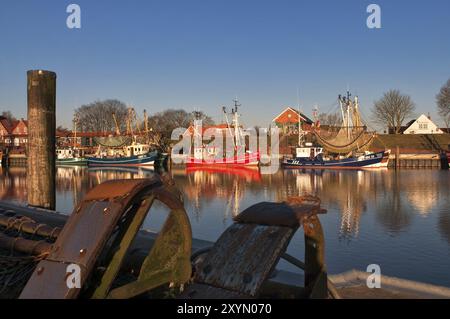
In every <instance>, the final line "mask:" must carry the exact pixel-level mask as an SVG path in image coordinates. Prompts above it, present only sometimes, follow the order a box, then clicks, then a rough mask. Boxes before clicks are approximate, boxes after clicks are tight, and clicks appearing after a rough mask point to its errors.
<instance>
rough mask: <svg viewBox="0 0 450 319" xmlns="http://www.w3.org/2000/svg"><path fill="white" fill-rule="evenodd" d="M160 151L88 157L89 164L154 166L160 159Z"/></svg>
mask: <svg viewBox="0 0 450 319" xmlns="http://www.w3.org/2000/svg"><path fill="white" fill-rule="evenodd" d="M158 157H159V154H158V152H156V151H155V152H150V153H147V154H144V155H138V156H129V157H115V158H100V157H89V158H87V162H88V166H91V167H92V166H110V167H116V166H154V165H155V162H156V161H157V160H158Z"/></svg>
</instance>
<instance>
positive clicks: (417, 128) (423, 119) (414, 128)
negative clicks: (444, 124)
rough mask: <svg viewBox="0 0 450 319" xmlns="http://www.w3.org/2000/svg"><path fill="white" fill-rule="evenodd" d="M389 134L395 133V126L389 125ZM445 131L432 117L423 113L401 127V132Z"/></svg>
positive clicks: (424, 132)
mask: <svg viewBox="0 0 450 319" xmlns="http://www.w3.org/2000/svg"><path fill="white" fill-rule="evenodd" d="M388 132H389V134H395V128H393V127H389V129H388ZM443 133H445V131H444V130H443V129H441V128H439V127H438V126H437V125H436V124H434V122H433V121H432V120H431V117H430V116H429V115H428V116H426V115H425V114H422V115H421V116H419V117H418V118H417V119H415V120H411V121H409V122H408V123H406V124H405V125H403V126H402V127H400V131H399V134H443Z"/></svg>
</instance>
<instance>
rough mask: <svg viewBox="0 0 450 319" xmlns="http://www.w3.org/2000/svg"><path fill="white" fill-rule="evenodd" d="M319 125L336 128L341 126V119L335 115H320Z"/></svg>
mask: <svg viewBox="0 0 450 319" xmlns="http://www.w3.org/2000/svg"><path fill="white" fill-rule="evenodd" d="M318 118H319V122H320V125H328V126H330V127H337V126H340V125H341V124H342V121H341V117H340V116H339V114H337V113H332V114H326V113H320V114H319V116H318Z"/></svg>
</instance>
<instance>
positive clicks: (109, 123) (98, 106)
mask: <svg viewBox="0 0 450 319" xmlns="http://www.w3.org/2000/svg"><path fill="white" fill-rule="evenodd" d="M113 113H114V114H115V115H116V118H117V122H118V125H119V128H120V129H121V131H123V130H125V129H126V118H127V107H126V105H125V103H123V102H121V101H119V100H104V101H95V102H93V103H90V104H87V105H82V106H80V107H79V108H78V109H76V110H75V117H76V118H77V122H78V125H79V126H80V130H81V131H83V132H114V131H115V123H114V117H113Z"/></svg>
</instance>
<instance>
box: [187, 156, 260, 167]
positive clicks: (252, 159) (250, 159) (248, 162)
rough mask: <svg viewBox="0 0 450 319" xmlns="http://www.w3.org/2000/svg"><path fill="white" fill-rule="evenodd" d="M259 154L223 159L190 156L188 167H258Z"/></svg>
mask: <svg viewBox="0 0 450 319" xmlns="http://www.w3.org/2000/svg"><path fill="white" fill-rule="evenodd" d="M259 159H260V157H259V154H249V153H247V154H245V156H243V157H240V158H238V157H233V158H225V159H223V160H221V161H217V160H210V161H208V160H204V159H196V158H193V157H189V158H188V159H187V160H186V167H188V168H192V167H204V168H233V167H252V166H253V167H257V166H258V165H259Z"/></svg>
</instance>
